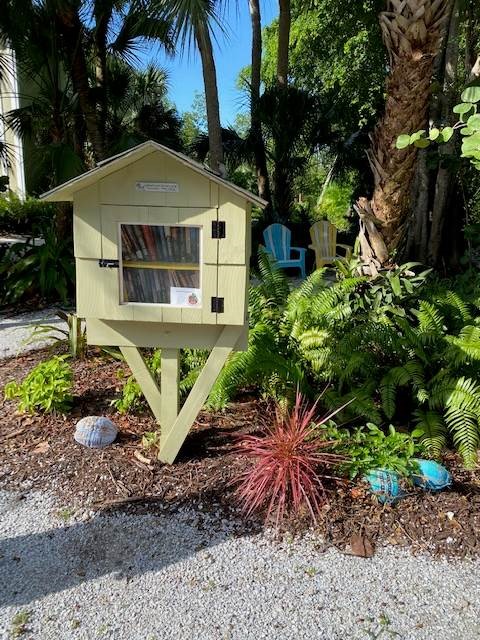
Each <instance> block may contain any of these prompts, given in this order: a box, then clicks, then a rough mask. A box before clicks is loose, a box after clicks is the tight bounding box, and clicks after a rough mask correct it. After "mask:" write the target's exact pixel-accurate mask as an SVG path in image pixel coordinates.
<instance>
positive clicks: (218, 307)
mask: <svg viewBox="0 0 480 640" xmlns="http://www.w3.org/2000/svg"><path fill="white" fill-rule="evenodd" d="M223 303H224V298H212V313H223V311H224V304H223Z"/></svg>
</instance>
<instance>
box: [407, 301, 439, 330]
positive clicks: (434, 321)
mask: <svg viewBox="0 0 480 640" xmlns="http://www.w3.org/2000/svg"><path fill="white" fill-rule="evenodd" d="M414 313H415V315H416V316H417V318H418V331H419V333H421V334H423V335H424V336H426V337H428V338H430V339H433V338H435V337H437V336H439V335H442V334H443V333H444V324H445V320H444V318H443V316H442V314H441V313H440V311H439V310H438V308H437V307H436V306H435V305H434V304H432V303H431V302H427V301H426V300H421V301H420V308H419V309H418V310H416V311H414Z"/></svg>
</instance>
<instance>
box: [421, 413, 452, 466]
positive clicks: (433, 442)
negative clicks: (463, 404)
mask: <svg viewBox="0 0 480 640" xmlns="http://www.w3.org/2000/svg"><path fill="white" fill-rule="evenodd" d="M415 421H416V429H418V430H420V431H422V437H421V442H422V444H424V446H425V447H426V448H427V450H428V452H429V453H430V455H432V456H433V457H434V458H439V457H440V455H441V453H442V450H443V448H444V447H445V445H446V442H447V428H446V426H445V422H444V420H443V418H442V416H441V415H440V414H439V413H437V412H436V411H423V410H421V409H419V410H418V411H416V412H415Z"/></svg>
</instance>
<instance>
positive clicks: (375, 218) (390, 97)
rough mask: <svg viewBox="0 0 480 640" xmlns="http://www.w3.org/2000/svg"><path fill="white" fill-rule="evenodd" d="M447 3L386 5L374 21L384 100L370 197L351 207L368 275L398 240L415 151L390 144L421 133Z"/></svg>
mask: <svg viewBox="0 0 480 640" xmlns="http://www.w3.org/2000/svg"><path fill="white" fill-rule="evenodd" d="M451 2H452V0H410V1H409V2H403V1H402V0H387V11H385V12H383V13H382V14H381V15H380V25H381V28H382V33H383V39H384V42H385V45H386V47H387V49H388V53H389V57H390V73H389V76H388V79H387V100H386V105H385V113H384V115H383V117H382V119H381V120H380V122H379V123H378V125H377V126H376V128H375V131H374V133H373V135H372V136H371V147H370V150H369V151H368V153H367V157H368V160H369V163H370V167H371V169H372V172H373V178H374V192H373V197H372V199H371V201H370V202H368V203H367V201H366V199H365V198H361V199H360V200H359V201H358V202H357V204H356V207H355V209H356V211H357V212H358V214H359V216H360V244H361V246H362V255H363V257H364V259H365V261H366V262H367V263H368V266H369V267H370V268H371V270H373V271H375V270H376V269H378V268H379V267H380V266H383V265H385V264H386V263H387V262H388V261H389V259H391V256H392V252H393V251H394V250H395V249H396V248H397V246H398V244H399V242H400V240H401V239H402V236H403V232H404V223H405V221H406V218H407V216H408V213H409V205H410V192H411V186H412V180H413V177H414V174H415V160H416V157H417V149H416V148H415V147H407V148H406V149H402V150H398V149H396V147H395V142H396V140H397V137H398V136H399V135H400V134H402V133H413V132H414V131H418V130H420V129H422V128H425V125H426V118H427V113H428V106H429V98H430V82H431V78H432V73H433V65H434V60H435V56H436V54H437V53H438V51H439V49H440V46H441V42H442V38H443V34H444V30H445V28H444V24H445V21H446V20H447V18H448V16H449V14H450V10H451ZM367 204H368V206H366V205H367ZM362 235H363V237H362ZM367 245H368V247H369V248H368V250H367V248H366V247H367ZM364 247H365V251H363V248H364Z"/></svg>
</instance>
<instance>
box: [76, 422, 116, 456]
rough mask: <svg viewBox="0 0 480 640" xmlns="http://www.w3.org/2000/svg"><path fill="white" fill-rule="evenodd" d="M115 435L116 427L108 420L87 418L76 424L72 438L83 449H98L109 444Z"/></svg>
mask: <svg viewBox="0 0 480 640" xmlns="http://www.w3.org/2000/svg"><path fill="white" fill-rule="evenodd" d="M117 433H118V429H117V427H116V426H115V425H114V423H113V422H112V421H111V420H109V419H108V418H104V417H103V416H87V417H86V418H82V419H81V420H79V421H78V422H77V425H76V427H75V435H74V438H75V440H76V441H77V442H78V443H79V444H83V445H84V446H85V447H93V448H96V449H100V448H102V447H106V446H108V445H109V444H111V443H112V442H113V441H114V440H115V438H116V437H117Z"/></svg>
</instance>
